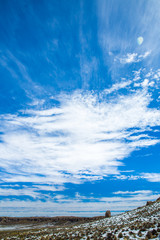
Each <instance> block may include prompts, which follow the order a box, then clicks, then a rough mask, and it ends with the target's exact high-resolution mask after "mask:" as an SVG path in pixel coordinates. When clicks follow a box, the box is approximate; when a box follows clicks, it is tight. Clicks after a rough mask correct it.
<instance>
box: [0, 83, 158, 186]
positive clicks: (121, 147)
mask: <svg viewBox="0 0 160 240" xmlns="http://www.w3.org/2000/svg"><path fill="white" fill-rule="evenodd" d="M128 84H130V82H129V83H128ZM128 84H127V85H126V86H128ZM123 87H124V85H123V84H122V86H120V85H119V86H118V87H114V86H113V87H112V88H111V90H112V91H110V92H111V93H112V92H113V91H118V90H119V89H121V88H123ZM107 96H108V93H107V94H106V93H105V91H104V92H102V93H101V94H100V95H97V94H96V93H95V92H89V91H88V92H78V91H76V92H74V93H72V94H61V95H59V96H57V100H58V101H59V106H54V107H52V108H48V109H39V110H35V109H34V108H33V107H32V109H26V110H25V111H24V110H23V111H21V112H19V114H16V115H14V114H9V115H8V114H6V115H2V116H1V131H2V134H1V142H0V151H1V162H0V167H1V168H2V169H3V173H2V176H1V181H5V182H18V181H19V182H35V183H36V182H40V183H50V184H51V183H55V184H59V185H62V184H63V183H65V182H72V183H81V182H83V181H91V180H98V179H102V178H103V177H104V176H108V175H116V176H118V175H117V174H119V169H118V167H119V166H122V165H123V159H124V158H126V157H128V156H129V155H130V154H131V153H132V152H133V151H135V150H138V149H141V148H143V147H148V146H153V145H155V144H157V143H159V141H160V140H159V139H158V138H156V137H154V136H153V134H151V135H150V132H152V127H157V126H159V125H160V120H159V119H160V111H159V110H158V109H156V108H149V107H148V106H149V104H150V102H151V101H152V99H151V95H150V94H149V93H147V90H146V89H145V88H141V89H137V90H136V91H133V92H132V91H131V92H129V93H128V94H125V95H118V94H117V95H116V98H115V99H112V98H109V97H108V98H106V97H107ZM146 130H147V133H145V131H146ZM120 176H121V175H120Z"/></svg>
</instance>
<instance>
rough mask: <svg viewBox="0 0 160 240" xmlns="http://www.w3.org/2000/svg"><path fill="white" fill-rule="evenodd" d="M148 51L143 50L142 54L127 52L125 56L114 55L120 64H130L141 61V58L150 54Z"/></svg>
mask: <svg viewBox="0 0 160 240" xmlns="http://www.w3.org/2000/svg"><path fill="white" fill-rule="evenodd" d="M150 53H151V52H150V51H147V52H145V53H144V54H140V55H138V53H127V54H126V55H125V56H122V57H116V58H115V61H117V60H119V61H120V63H122V64H130V63H136V62H141V61H142V60H143V59H145V58H146V57H148V56H149V55H150Z"/></svg>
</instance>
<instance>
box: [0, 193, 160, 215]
mask: <svg viewBox="0 0 160 240" xmlns="http://www.w3.org/2000/svg"><path fill="white" fill-rule="evenodd" d="M115 195H116V196H113V197H99V198H97V197H94V196H84V195H80V194H79V193H76V194H75V196H74V197H72V198H71V197H69V196H65V195H61V194H58V195H56V196H55V198H52V199H49V200H47V201H41V200H37V201H31V200H27V201H26V200H25V201H23V200H22V201H20V200H13V201H9V200H7V199H6V200H1V201H0V203H1V205H0V213H1V215H3V214H4V213H5V215H6V209H7V215H8V216H31V214H32V216H33V215H36V216H56V215H73V214H74V215H76V216H95V215H104V213H105V211H106V210H107V209H110V210H111V212H112V214H113V215H114V214H116V213H118V212H122V211H127V210H131V209H133V208H136V207H139V206H142V205H144V204H145V203H146V201H148V200H156V199H157V198H158V197H159V192H153V191H150V190H139V191H133V192H128V191H126V192H122V191H119V192H117V193H115ZM117 195H118V196H117ZM123 195H124V196H123ZM84 199H85V202H84Z"/></svg>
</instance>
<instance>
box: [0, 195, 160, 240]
mask: <svg viewBox="0 0 160 240" xmlns="http://www.w3.org/2000/svg"><path fill="white" fill-rule="evenodd" d="M57 218H59V221H58V220H57V222H56V224H55V223H54V221H53V219H56V218H49V219H48V220H47V221H46V219H47V218H46V219H45V220H44V219H43V218H32V220H31V218H30V219H28V220H27V218H23V219H20V218H8V220H6V223H4V218H1V222H0V224H1V226H3V229H1V231H0V239H3V240H7V239H8V240H9V239H17V240H19V239H23V240H27V239H28V240H29V239H39V240H52V239H56V240H58V239H59V240H60V239H65V240H67V239H69V240H71V239H76V240H78V239H87V240H89V239H94V240H96V239H106V240H112V239H113V240H116V239H132V240H133V239H135V240H136V239H143V240H148V239H157V240H158V239H160V198H158V199H157V200H156V201H154V202H147V204H146V205H145V206H143V207H139V208H137V209H134V210H132V211H128V212H125V213H122V214H119V215H116V216H112V217H110V218H100V217H98V220H97V219H96V218H95V219H94V218H91V219H89V218H76V217H57ZM69 218H70V219H72V218H73V219H72V221H69ZM6 219H7V218H6ZM16 219H20V220H21V221H20V222H21V223H20V225H21V224H22V223H23V224H22V226H23V227H24V226H26V228H27V225H25V224H26V223H27V224H29V222H30V221H33V219H39V221H41V222H40V223H41V224H35V223H34V224H33V225H32V228H31V226H30V227H29V228H30V229H25V228H24V229H20V230H18V229H14V230H13V229H12V230H7V229H6V230H5V228H6V227H9V226H14V225H13V222H14V223H15V222H17V220H16ZM40 219H41V220H40ZM62 219H63V221H62ZM76 219H79V220H78V221H75V220H76ZM2 220H3V221H2ZM9 222H10V224H9ZM24 222H25V224H24ZM33 222H34V221H33ZM11 223H12V224H11ZM51 223H52V224H51ZM53 223H54V224H53Z"/></svg>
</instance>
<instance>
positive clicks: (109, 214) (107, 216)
mask: <svg viewBox="0 0 160 240" xmlns="http://www.w3.org/2000/svg"><path fill="white" fill-rule="evenodd" d="M105 217H106V218H109V217H111V212H110V211H109V210H108V211H106V213H105Z"/></svg>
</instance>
